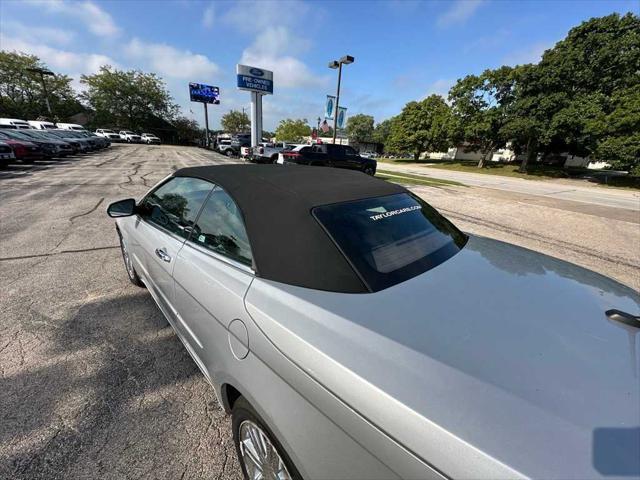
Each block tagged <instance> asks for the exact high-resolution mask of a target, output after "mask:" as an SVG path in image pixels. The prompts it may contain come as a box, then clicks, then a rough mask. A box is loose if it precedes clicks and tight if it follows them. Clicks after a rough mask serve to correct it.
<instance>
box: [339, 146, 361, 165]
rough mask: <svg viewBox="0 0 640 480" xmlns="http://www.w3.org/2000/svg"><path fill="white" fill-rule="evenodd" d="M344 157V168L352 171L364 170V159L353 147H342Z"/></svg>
mask: <svg viewBox="0 0 640 480" xmlns="http://www.w3.org/2000/svg"><path fill="white" fill-rule="evenodd" d="M342 151H343V155H344V157H343V158H344V165H345V167H344V168H350V169H352V170H362V166H363V165H362V158H361V157H360V155H358V152H356V150H355V149H354V148H353V147H349V146H347V145H345V146H344V147H342Z"/></svg>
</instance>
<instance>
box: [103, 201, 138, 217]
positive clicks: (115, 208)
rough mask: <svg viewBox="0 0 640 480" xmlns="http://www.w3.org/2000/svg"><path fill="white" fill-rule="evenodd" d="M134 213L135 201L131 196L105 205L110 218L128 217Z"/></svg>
mask: <svg viewBox="0 0 640 480" xmlns="http://www.w3.org/2000/svg"><path fill="white" fill-rule="evenodd" d="M135 213H136V201H135V200H134V199H133V198H127V199H125V200H119V201H117V202H113V203H112V204H111V205H109V206H108V207H107V215H109V216H110V217H111V218H118V217H130V216H131V215H134V214H135Z"/></svg>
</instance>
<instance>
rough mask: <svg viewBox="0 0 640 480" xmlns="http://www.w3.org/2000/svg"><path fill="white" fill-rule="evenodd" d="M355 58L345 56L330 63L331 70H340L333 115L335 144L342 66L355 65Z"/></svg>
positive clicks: (334, 139) (334, 140)
mask: <svg viewBox="0 0 640 480" xmlns="http://www.w3.org/2000/svg"><path fill="white" fill-rule="evenodd" d="M354 61H355V58H353V57H352V56H351V55H345V56H344V57H342V58H341V59H340V60H333V61H331V62H329V68H333V69H334V70H335V69H336V68H337V69H338V90H337V92H336V109H335V111H334V114H333V144H334V145H335V143H336V133H337V131H338V107H339V106H340V81H341V80H342V65H349V64H350V63H353V62H354Z"/></svg>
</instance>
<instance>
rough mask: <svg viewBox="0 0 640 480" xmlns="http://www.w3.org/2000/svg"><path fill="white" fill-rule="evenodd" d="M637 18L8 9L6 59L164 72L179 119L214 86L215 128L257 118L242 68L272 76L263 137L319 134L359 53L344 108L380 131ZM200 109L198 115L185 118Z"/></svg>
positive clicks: (6, 3)
mask: <svg viewBox="0 0 640 480" xmlns="http://www.w3.org/2000/svg"><path fill="white" fill-rule="evenodd" d="M629 11H634V12H636V13H638V1H637V0H620V1H617V0H608V1H595V0H592V1H578V0H572V1H553V0H546V1H515V0H514V1H507V0H458V1H456V0H452V1H411V0H390V1H365V0H360V1H322V2H320V1H274V2H272V1H268V0H262V1H240V2H231V1H213V2H211V1H186V0H176V1H171V0H165V1H157V2H154V1H150V0H148V1H136V0H130V1H124V0H121V1H97V0H91V1H67V0H57V1H51V2H49V1H40V0H33V1H30V0H23V1H18V0H2V1H0V48H1V49H3V50H17V51H23V52H28V53H33V54H35V55H38V56H39V57H40V58H41V59H42V60H43V61H45V62H46V63H47V64H48V65H49V67H50V68H52V69H53V70H54V71H55V72H59V73H65V74H68V75H71V76H72V77H74V79H76V84H77V85H78V87H80V85H79V84H78V83H77V80H78V79H79V77H80V74H82V73H92V72H95V71H96V70H97V69H98V68H99V66H100V65H102V64H106V63H108V64H111V65H114V66H117V67H119V68H126V69H130V68H137V69H141V70H144V71H148V72H156V73H158V74H159V75H160V76H161V77H162V78H163V79H164V80H165V82H166V83H167V86H168V87H169V90H170V91H171V93H172V95H173V96H174V98H175V99H176V101H177V103H178V104H179V105H180V106H181V108H182V110H183V112H184V113H185V114H186V115H187V116H189V117H193V118H195V119H196V120H198V121H200V122H201V123H203V117H204V115H203V113H202V105H201V104H195V103H190V102H189V98H188V88H187V84H188V82H190V81H193V82H200V83H208V84H212V85H217V86H219V87H220V89H221V98H222V104H221V105H218V106H211V107H210V109H209V111H210V123H211V127H212V128H218V127H219V119H220V116H221V115H222V114H223V113H224V112H227V111H228V110H229V109H240V108H242V107H248V105H249V93H248V92H240V91H238V90H236V88H235V65H236V63H246V64H250V65H253V66H259V67H263V68H267V69H272V70H273V71H274V95H273V96H272V97H267V98H266V100H265V104H264V116H265V119H264V123H265V128H267V129H274V128H275V126H276V124H277V122H278V121H279V120H280V119H282V118H307V119H308V120H309V121H310V122H311V123H313V124H315V119H316V118H317V117H318V116H319V115H321V114H322V112H323V106H324V100H325V97H326V95H327V94H333V93H334V92H335V83H336V72H335V71H334V70H330V69H329V68H327V63H328V62H329V61H330V60H333V59H335V58H339V57H341V56H342V55H345V54H350V55H353V56H354V57H355V58H356V61H355V63H354V64H352V65H348V66H347V67H345V69H344V75H343V88H342V92H341V97H342V98H341V102H340V103H341V105H344V106H346V107H348V112H349V114H350V115H352V114H355V113H367V114H371V115H373V116H374V118H375V119H376V121H377V122H378V121H381V120H383V119H385V118H388V117H390V116H392V115H395V114H397V113H398V112H399V111H400V110H401V109H402V107H403V105H404V104H405V103H406V102H408V101H411V100H418V99H421V98H424V97H425V96H427V95H429V94H431V93H438V94H442V95H445V96H446V92H447V90H448V89H449V87H450V86H451V85H452V84H453V83H454V82H455V80H456V79H458V78H461V77H463V76H465V75H467V74H470V73H479V72H481V71H483V70H484V69H486V68H492V67H497V66H500V65H504V64H506V65H515V64H520V63H528V62H536V61H538V60H539V58H540V55H541V53H542V52H543V51H544V50H545V49H546V48H550V47H552V46H553V45H554V43H555V42H557V41H558V40H560V39H562V38H563V37H564V36H565V35H566V33H567V31H568V30H569V29H570V28H571V27H573V26H575V25H578V24H579V23H580V22H582V21H584V20H586V19H588V18H591V17H595V16H602V15H607V14H610V13H612V12H620V13H626V12H629ZM190 110H193V112H194V113H193V114H192V113H190Z"/></svg>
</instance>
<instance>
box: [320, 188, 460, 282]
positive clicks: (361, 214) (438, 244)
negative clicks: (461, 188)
mask: <svg viewBox="0 0 640 480" xmlns="http://www.w3.org/2000/svg"><path fill="white" fill-rule="evenodd" d="M313 215H314V216H315V218H316V219H317V220H318V221H319V222H320V224H321V225H322V226H323V227H324V228H325V230H326V231H327V233H328V234H329V235H330V236H331V238H332V239H333V241H334V242H335V243H336V244H337V246H338V247H339V248H340V250H342V252H343V254H344V255H345V256H346V257H347V259H348V260H349V261H350V262H351V264H352V265H353V267H354V268H355V269H356V271H357V272H358V273H359V274H360V276H361V277H362V280H363V281H364V282H365V283H366V284H367V286H368V288H369V289H370V290H371V291H374V292H377V291H379V290H383V289H385V288H388V287H390V286H392V285H395V284H397V283H400V282H404V281H405V280H408V279H410V278H413V277H415V276H417V275H420V274H421V273H424V272H426V271H427V270H430V269H432V268H434V267H436V266H438V265H440V264H441V263H443V262H445V261H446V260H448V259H449V258H451V257H452V256H454V255H455V254H456V253H458V252H459V251H460V250H461V249H462V247H463V246H464V245H465V243H466V242H467V236H466V235H464V234H463V233H462V232H460V230H458V229H457V228H456V227H455V226H454V225H453V224H452V223H451V222H449V221H448V220H447V219H446V218H444V217H443V216H442V215H440V214H439V213H438V212H437V211H436V210H435V209H434V208H432V207H431V206H430V205H428V204H427V203H425V202H423V201H422V200H420V199H419V198H417V197H414V196H413V195H410V194H408V193H400V194H396V195H389V196H385V197H378V198H370V199H365V200H357V201H353V202H345V203H337V204H333V205H325V206H322V207H316V208H314V209H313Z"/></svg>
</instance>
